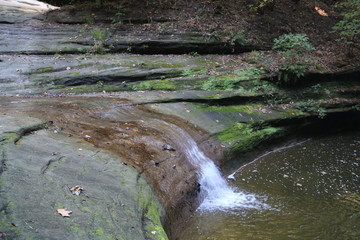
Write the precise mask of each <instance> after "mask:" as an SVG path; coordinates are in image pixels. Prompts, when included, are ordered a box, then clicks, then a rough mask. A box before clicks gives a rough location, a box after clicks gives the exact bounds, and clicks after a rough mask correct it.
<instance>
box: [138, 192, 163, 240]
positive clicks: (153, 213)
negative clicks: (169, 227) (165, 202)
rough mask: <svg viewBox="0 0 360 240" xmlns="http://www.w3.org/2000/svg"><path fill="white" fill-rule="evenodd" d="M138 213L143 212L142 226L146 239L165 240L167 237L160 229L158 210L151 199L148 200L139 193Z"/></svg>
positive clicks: (161, 228)
mask: <svg viewBox="0 0 360 240" xmlns="http://www.w3.org/2000/svg"><path fill="white" fill-rule="evenodd" d="M138 211H139V212H143V218H142V221H143V223H142V225H143V231H144V234H145V236H146V239H149V240H150V239H151V240H167V239H168V238H167V235H166V233H165V230H164V228H163V227H162V223H161V219H160V214H159V208H158V206H157V205H156V203H155V202H154V200H153V199H148V198H147V197H145V196H143V195H142V194H141V193H139V194H138Z"/></svg>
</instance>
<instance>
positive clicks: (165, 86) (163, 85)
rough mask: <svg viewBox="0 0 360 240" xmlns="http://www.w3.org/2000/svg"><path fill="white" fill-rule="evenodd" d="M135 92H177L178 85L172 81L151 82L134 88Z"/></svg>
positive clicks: (145, 82)
mask: <svg viewBox="0 0 360 240" xmlns="http://www.w3.org/2000/svg"><path fill="white" fill-rule="evenodd" d="M132 89H133V90H136V91H138V90H175V89H176V85H175V83H174V82H173V81H171V80H168V79H166V80H149V81H143V82H140V83H138V84H136V85H133V86H132Z"/></svg>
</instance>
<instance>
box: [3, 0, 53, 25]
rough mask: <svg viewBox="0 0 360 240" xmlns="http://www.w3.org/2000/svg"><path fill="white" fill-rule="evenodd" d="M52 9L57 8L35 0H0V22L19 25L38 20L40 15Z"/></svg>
mask: <svg viewBox="0 0 360 240" xmlns="http://www.w3.org/2000/svg"><path fill="white" fill-rule="evenodd" d="M54 9H57V7H54V6H52V5H50V4H46V3H43V2H39V1H36V0H24V1H18V0H0V22H2V23H19V22H24V21H27V20H29V19H33V18H35V19H39V18H42V14H44V13H45V12H47V11H50V10H54Z"/></svg>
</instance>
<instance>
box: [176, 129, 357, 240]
mask: <svg viewBox="0 0 360 240" xmlns="http://www.w3.org/2000/svg"><path fill="white" fill-rule="evenodd" d="M359 164H360V133H356V134H351V135H343V136H334V137H329V138H325V139H317V140H310V141H307V142H305V143H303V144H300V145H297V146H295V147H292V148H288V149H286V150H282V151H278V152H276V153H272V154H269V155H267V156H265V157H263V158H261V159H259V160H257V161H255V162H252V163H250V164H248V165H246V166H245V167H243V168H241V170H240V171H238V172H237V173H236V174H235V175H234V177H235V181H234V182H233V183H232V184H233V186H234V187H235V188H237V189H239V191H242V192H244V193H246V194H249V195H253V196H255V198H256V201H257V202H261V203H262V204H260V205H257V206H256V207H254V208H249V207H248V206H243V205H241V204H240V205H238V206H237V207H236V208H231V209H228V208H226V207H225V206H224V208H223V209H217V210H201V209H200V210H198V211H197V213H196V215H195V216H194V217H193V218H192V219H191V220H190V221H189V223H188V225H187V227H186V229H184V230H183V232H182V234H181V236H179V237H178V238H177V239H179V240H192V239H196V240H202V239H213V240H215V239H228V240H232V239H234V240H235V239H236V240H242V239H244V240H253V239H276V240H277V239H280V240H281V239H302V240H306V239H326V240H332V239H334V240H335V239H342V240H343V239H360V187H359V186H360V177H359V175H360V170H359Z"/></svg>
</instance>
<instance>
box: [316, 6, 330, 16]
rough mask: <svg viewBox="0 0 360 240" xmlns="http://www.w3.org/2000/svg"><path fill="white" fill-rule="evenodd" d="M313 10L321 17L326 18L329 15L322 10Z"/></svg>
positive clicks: (317, 8)
mask: <svg viewBox="0 0 360 240" xmlns="http://www.w3.org/2000/svg"><path fill="white" fill-rule="evenodd" d="M315 10H316V11H317V12H318V14H320V15H321V16H323V17H328V16H329V14H327V13H326V12H325V11H324V10H322V9H321V8H319V7H315Z"/></svg>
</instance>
